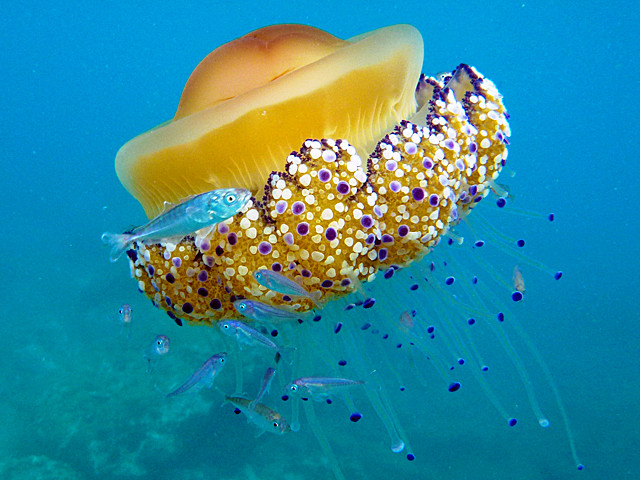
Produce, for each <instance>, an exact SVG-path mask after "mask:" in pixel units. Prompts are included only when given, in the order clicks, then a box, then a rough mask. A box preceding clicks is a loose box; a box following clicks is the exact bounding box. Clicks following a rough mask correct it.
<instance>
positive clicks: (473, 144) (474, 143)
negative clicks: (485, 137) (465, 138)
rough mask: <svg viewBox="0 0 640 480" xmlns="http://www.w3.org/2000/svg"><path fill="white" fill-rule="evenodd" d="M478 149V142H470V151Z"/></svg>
mask: <svg viewBox="0 0 640 480" xmlns="http://www.w3.org/2000/svg"><path fill="white" fill-rule="evenodd" d="M477 151H478V144H477V143H476V142H471V143H470V144H469V153H476V152H477Z"/></svg>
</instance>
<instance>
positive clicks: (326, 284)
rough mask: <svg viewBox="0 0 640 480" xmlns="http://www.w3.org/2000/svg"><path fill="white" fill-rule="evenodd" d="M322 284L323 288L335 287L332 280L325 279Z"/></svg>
mask: <svg viewBox="0 0 640 480" xmlns="http://www.w3.org/2000/svg"><path fill="white" fill-rule="evenodd" d="M320 286H321V287H322V288H331V287H333V281H332V280H325V281H324V282H322V283H321V284H320Z"/></svg>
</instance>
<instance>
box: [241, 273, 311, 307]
mask: <svg viewBox="0 0 640 480" xmlns="http://www.w3.org/2000/svg"><path fill="white" fill-rule="evenodd" d="M253 278H254V279H255V280H256V282H258V283H259V284H260V285H262V286H263V287H267V288H268V289H269V290H273V291H274V292H277V293H281V294H283V295H291V296H294V297H303V298H306V299H309V300H311V301H312V302H313V303H314V305H318V304H317V302H318V301H319V300H320V297H321V296H322V292H320V291H315V292H313V293H310V292H309V291H307V290H306V289H305V288H304V287H303V286H302V285H300V284H298V283H296V282H295V281H293V280H291V279H290V278H287V277H285V276H284V275H282V274H281V273H278V272H274V271H273V270H267V269H262V270H256V271H255V272H253Z"/></svg>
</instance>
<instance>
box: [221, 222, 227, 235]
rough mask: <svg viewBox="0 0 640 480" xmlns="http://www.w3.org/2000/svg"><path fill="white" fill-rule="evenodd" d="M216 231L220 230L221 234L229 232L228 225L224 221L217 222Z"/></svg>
mask: <svg viewBox="0 0 640 480" xmlns="http://www.w3.org/2000/svg"><path fill="white" fill-rule="evenodd" d="M218 232H220V233H221V234H222V235H224V234H226V233H228V232H229V225H227V224H226V223H219V224H218Z"/></svg>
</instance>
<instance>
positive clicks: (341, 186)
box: [336, 180, 351, 195]
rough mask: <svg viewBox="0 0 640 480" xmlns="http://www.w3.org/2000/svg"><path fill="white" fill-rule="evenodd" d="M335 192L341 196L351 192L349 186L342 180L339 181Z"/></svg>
mask: <svg viewBox="0 0 640 480" xmlns="http://www.w3.org/2000/svg"><path fill="white" fill-rule="evenodd" d="M336 190H338V193H340V194H342V195H346V194H347V193H349V191H351V187H349V184H348V183H347V182H345V181H344V180H341V181H339V182H338V185H337V186H336Z"/></svg>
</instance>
